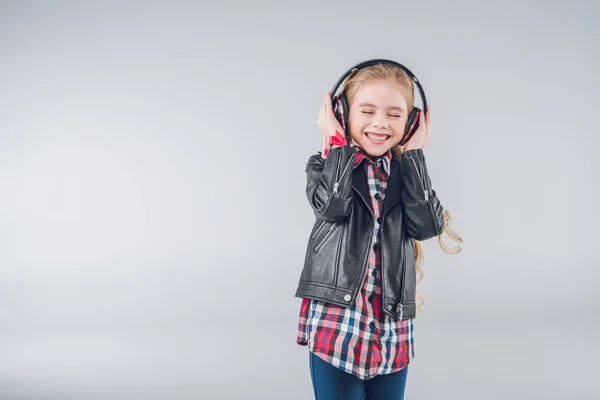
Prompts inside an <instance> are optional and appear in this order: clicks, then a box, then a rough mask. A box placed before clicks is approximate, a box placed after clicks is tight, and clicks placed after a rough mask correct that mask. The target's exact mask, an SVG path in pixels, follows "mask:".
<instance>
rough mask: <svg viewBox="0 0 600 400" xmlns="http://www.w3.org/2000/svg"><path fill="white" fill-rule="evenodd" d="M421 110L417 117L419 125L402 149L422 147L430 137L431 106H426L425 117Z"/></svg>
mask: <svg viewBox="0 0 600 400" xmlns="http://www.w3.org/2000/svg"><path fill="white" fill-rule="evenodd" d="M423 114H424V113H423V112H421V115H420V117H419V127H418V128H417V131H416V132H415V134H414V135H413V136H412V137H411V138H410V140H409V141H408V142H406V144H405V145H404V147H403V148H402V151H408V150H413V149H423V148H424V147H425V146H426V145H427V143H428V142H429V139H430V138H431V106H429V105H428V106H427V118H425V117H424V116H423Z"/></svg>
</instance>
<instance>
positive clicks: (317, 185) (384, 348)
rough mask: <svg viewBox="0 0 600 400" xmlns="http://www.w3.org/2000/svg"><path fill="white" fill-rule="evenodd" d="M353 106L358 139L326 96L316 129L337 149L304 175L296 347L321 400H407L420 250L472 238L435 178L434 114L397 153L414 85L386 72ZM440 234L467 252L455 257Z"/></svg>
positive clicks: (363, 88)
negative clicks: (304, 351) (307, 210)
mask: <svg viewBox="0 0 600 400" xmlns="http://www.w3.org/2000/svg"><path fill="white" fill-rule="evenodd" d="M382 61H384V60H382ZM343 94H344V95H345V96H346V99H347V102H348V105H349V110H348V117H347V124H344V125H347V126H344V128H346V129H348V130H349V132H344V129H343V128H342V126H341V125H340V121H338V119H336V116H335V115H334V112H333V109H332V103H331V92H329V91H328V92H327V94H326V96H325V100H324V101H323V104H322V106H321V113H320V116H319V119H318V121H317V124H318V126H319V128H320V130H321V132H322V134H323V136H324V138H325V140H326V142H327V143H334V144H333V145H332V146H331V148H330V150H329V152H328V153H326V154H319V153H317V154H315V155H313V156H311V157H310V158H309V160H308V163H307V165H306V174H307V183H306V194H307V197H308V200H309V203H310V205H311V206H312V208H313V211H314V214H315V216H316V221H315V224H314V226H313V229H312V232H311V234H310V238H309V242H308V248H307V251H306V258H305V263H304V268H303V270H302V273H301V276H300V280H299V283H298V289H297V291H296V297H301V298H302V304H301V307H300V316H299V324H298V336H297V340H296V341H297V343H298V344H299V345H303V346H308V349H309V350H310V351H309V365H310V374H311V380H312V384H313V389H314V394H315V398H316V399H317V400H331V399H343V400H354V399H357V400H358V399H365V398H366V399H369V400H372V399H373V400H375V399H382V400H383V399H385V400H396V399H403V398H404V389H405V385H406V379H407V372H408V364H409V362H410V360H411V359H412V358H413V357H414V339H413V319H414V318H415V313H416V308H417V305H416V298H417V297H419V298H420V300H423V298H422V297H421V296H420V294H419V293H418V292H417V291H416V284H417V282H418V281H417V275H421V274H422V272H421V270H420V265H421V263H422V252H421V246H420V244H419V241H423V240H427V239H430V238H432V237H434V236H438V240H439V243H440V246H441V247H442V249H443V250H444V251H446V252H448V253H454V254H455V253H458V252H459V251H460V244H462V238H460V236H458V235H456V234H455V233H454V232H452V231H451V230H450V228H449V226H450V222H451V219H450V214H449V213H448V211H446V210H444V209H443V208H442V206H441V203H440V201H439V199H438V198H437V194H436V192H435V190H433V188H432V186H431V179H430V177H429V175H428V173H427V165H426V163H425V158H424V154H423V148H424V147H425V145H426V144H427V143H428V142H429V139H430V136H431V108H430V107H428V108H427V113H426V115H427V117H426V118H425V117H424V116H423V114H422V113H421V114H420V117H419V118H420V119H419V127H418V129H417V130H416V132H414V134H413V135H412V137H411V138H410V140H409V141H408V142H406V143H405V144H404V146H400V145H399V143H400V142H401V140H402V139H403V137H404V134H405V126H406V123H407V118H408V116H409V115H410V113H411V111H412V108H413V100H414V86H413V81H412V78H411V77H410V76H409V75H408V74H407V73H406V72H405V70H404V69H403V68H400V67H399V66H398V65H396V64H395V63H394V62H381V63H377V64H374V65H369V66H366V67H362V68H358V70H357V71H355V72H354V75H350V76H349V77H348V78H347V79H346V83H345V85H344V90H343ZM342 122H343V118H342ZM348 133H349V135H347V134H348ZM346 137H348V139H346ZM325 156H326V157H325ZM442 232H446V233H447V235H448V236H449V237H450V238H452V239H454V240H455V241H456V242H457V244H459V246H457V247H456V248H455V249H448V248H446V247H445V246H444V245H443V243H442V240H441V236H440V235H441V233H442ZM419 280H420V277H419ZM422 304H423V301H421V304H419V305H418V307H419V309H420V306H421V305H422Z"/></svg>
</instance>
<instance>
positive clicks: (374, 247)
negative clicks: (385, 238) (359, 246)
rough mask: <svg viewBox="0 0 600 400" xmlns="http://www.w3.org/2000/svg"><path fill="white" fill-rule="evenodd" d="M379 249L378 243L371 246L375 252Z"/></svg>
mask: <svg viewBox="0 0 600 400" xmlns="http://www.w3.org/2000/svg"><path fill="white" fill-rule="evenodd" d="M379 249H381V245H380V244H379V243H375V244H374V245H373V250H375V251H379Z"/></svg>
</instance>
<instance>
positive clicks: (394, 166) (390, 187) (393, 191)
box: [381, 155, 402, 215]
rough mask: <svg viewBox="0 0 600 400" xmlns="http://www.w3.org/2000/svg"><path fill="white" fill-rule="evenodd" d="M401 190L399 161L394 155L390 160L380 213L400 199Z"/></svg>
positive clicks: (383, 212) (385, 211)
mask: <svg viewBox="0 0 600 400" xmlns="http://www.w3.org/2000/svg"><path fill="white" fill-rule="evenodd" d="M401 190H402V178H401V174H400V162H399V160H398V159H397V158H396V155H394V156H393V157H392V160H391V162H390V176H389V179H388V182H387V188H386V189H385V198H384V200H383V209H382V212H381V214H382V215H385V214H386V213H387V211H388V210H390V209H391V208H392V207H394V206H395V205H396V204H397V203H398V202H399V201H400V194H401V193H400V192H401Z"/></svg>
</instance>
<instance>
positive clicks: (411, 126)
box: [399, 107, 421, 146]
mask: <svg viewBox="0 0 600 400" xmlns="http://www.w3.org/2000/svg"><path fill="white" fill-rule="evenodd" d="M420 116H421V109H420V108H418V107H413V109H412V111H411V112H410V114H409V115H408V119H407V120H406V127H405V128H404V136H403V137H402V140H400V143H399V144H400V146H404V145H405V144H406V142H408V141H409V140H410V138H411V137H412V135H414V134H415V132H416V131H417V129H418V128H419V117H420Z"/></svg>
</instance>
